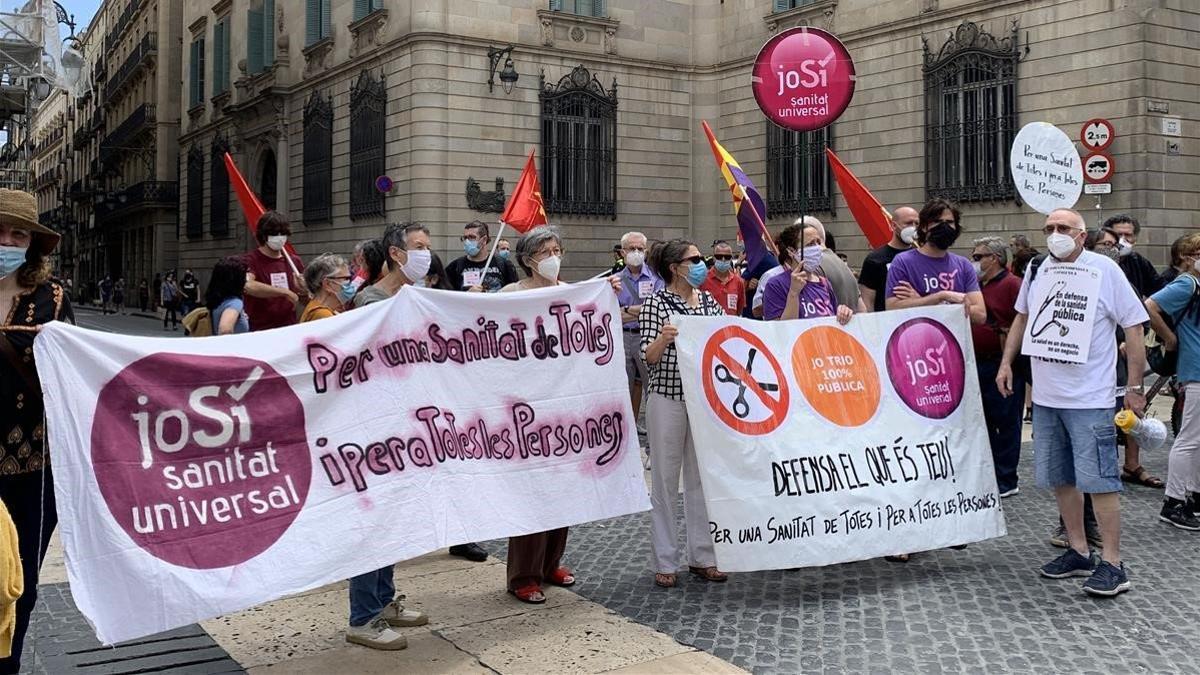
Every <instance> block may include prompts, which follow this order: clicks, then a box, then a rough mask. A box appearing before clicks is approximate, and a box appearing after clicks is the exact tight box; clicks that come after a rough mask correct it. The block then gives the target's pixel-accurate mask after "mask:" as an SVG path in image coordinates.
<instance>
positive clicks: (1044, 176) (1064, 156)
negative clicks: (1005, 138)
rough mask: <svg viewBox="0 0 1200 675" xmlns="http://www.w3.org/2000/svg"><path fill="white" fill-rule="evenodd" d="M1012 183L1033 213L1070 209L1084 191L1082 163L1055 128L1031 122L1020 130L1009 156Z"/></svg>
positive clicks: (1071, 145)
mask: <svg viewBox="0 0 1200 675" xmlns="http://www.w3.org/2000/svg"><path fill="white" fill-rule="evenodd" d="M1008 161H1009V166H1010V167H1011V168H1012V178H1013V183H1015V184H1016V186H1017V192H1019V193H1021V198H1022V199H1024V200H1025V203H1026V204H1029V206H1030V207H1032V208H1033V210H1035V211H1037V212H1039V213H1045V214H1049V213H1050V212H1051V211H1053V210H1054V209H1069V208H1072V207H1074V206H1075V202H1077V201H1079V193H1080V192H1082V191H1083V162H1082V161H1080V159H1079V152H1078V151H1077V150H1076V149H1075V143H1074V142H1073V141H1072V140H1071V139H1070V138H1069V137H1068V136H1067V135H1066V134H1064V133H1063V132H1062V131H1061V130H1059V128H1058V127H1056V126H1054V125H1053V124H1048V123H1046V122H1031V123H1029V124H1026V125H1025V126H1023V127H1021V131H1019V132H1017V137H1016V139H1015V140H1013V145H1012V152H1011V153H1010V154H1009V158H1008Z"/></svg>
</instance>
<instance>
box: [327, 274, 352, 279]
mask: <svg viewBox="0 0 1200 675" xmlns="http://www.w3.org/2000/svg"><path fill="white" fill-rule="evenodd" d="M325 278H326V279H333V280H334V281H346V280H347V279H349V278H350V275H349V274H330V275H329V276H327V277H325Z"/></svg>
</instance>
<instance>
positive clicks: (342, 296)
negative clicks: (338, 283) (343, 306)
mask: <svg viewBox="0 0 1200 675" xmlns="http://www.w3.org/2000/svg"><path fill="white" fill-rule="evenodd" d="M357 290H358V287H357V286H355V285H354V281H353V280H350V281H343V282H342V287H341V288H340V289H338V300H341V301H342V302H350V298H353V297H354V293H355V291H357Z"/></svg>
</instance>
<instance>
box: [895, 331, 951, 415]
mask: <svg viewBox="0 0 1200 675" xmlns="http://www.w3.org/2000/svg"><path fill="white" fill-rule="evenodd" d="M887 369H888V378H889V379H890V380H891V381H892V386H894V387H895V388H896V393H897V394H899V395H900V398H901V400H903V401H904V404H905V405H907V406H908V407H909V408H911V409H912V411H913V412H915V413H917V414H918V415H920V416H922V417H928V418H930V419H944V418H946V417H949V416H950V414H951V413H953V412H954V411H955V410H957V409H958V404H960V403H962V398H963V387H964V385H965V382H966V372H965V371H966V362H965V361H964V359H963V352H962V348H961V347H959V346H958V340H955V339H954V334H953V333H951V332H950V331H949V330H948V329H947V328H946V327H945V326H943V325H942V324H940V323H938V322H936V321H933V320H931V319H910V320H909V321H905V322H904V323H902V324H900V325H899V326H898V327H897V328H896V331H895V332H894V333H892V337H891V338H890V339H889V340H888V345H887Z"/></svg>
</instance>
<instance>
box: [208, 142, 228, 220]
mask: <svg viewBox="0 0 1200 675" xmlns="http://www.w3.org/2000/svg"><path fill="white" fill-rule="evenodd" d="M226 152H229V143H228V142H226V141H225V139H223V138H220V137H217V138H216V139H214V140H213V144H212V165H211V166H210V167H209V177H210V178H209V186H208V221H209V224H208V231H209V232H211V233H212V236H214V237H227V236H229V172H228V171H227V170H226V169H225V153H226Z"/></svg>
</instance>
